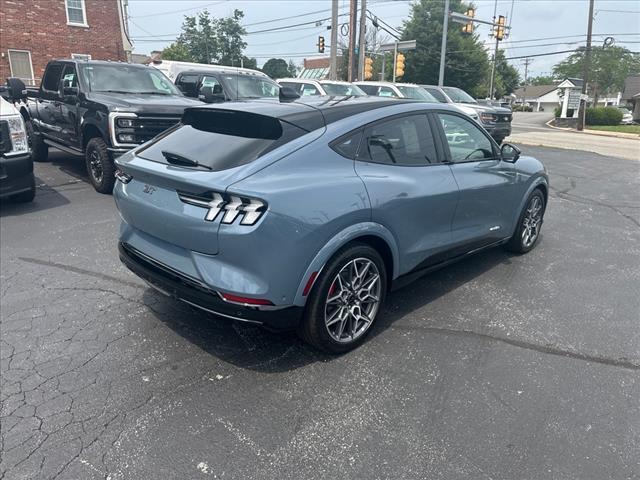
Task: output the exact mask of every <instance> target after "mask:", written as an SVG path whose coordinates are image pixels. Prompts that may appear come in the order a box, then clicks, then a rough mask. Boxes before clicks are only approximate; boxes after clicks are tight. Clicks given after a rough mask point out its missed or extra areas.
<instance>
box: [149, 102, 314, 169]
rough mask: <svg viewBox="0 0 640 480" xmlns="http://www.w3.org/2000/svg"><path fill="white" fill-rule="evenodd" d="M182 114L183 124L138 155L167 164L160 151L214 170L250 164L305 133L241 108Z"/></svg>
mask: <svg viewBox="0 0 640 480" xmlns="http://www.w3.org/2000/svg"><path fill="white" fill-rule="evenodd" d="M187 112H188V113H185V115H184V116H183V117H182V123H185V125H183V126H181V127H179V128H177V129H175V130H173V131H171V132H170V133H168V134H166V135H160V136H158V137H156V139H155V140H152V141H151V142H150V143H148V144H147V145H148V146H147V147H146V148H143V149H142V150H140V151H139V153H138V155H139V156H140V157H142V158H146V159H147V160H152V161H155V162H160V163H169V162H168V161H167V158H166V155H164V154H163V152H169V153H172V154H175V155H178V156H181V157H184V158H186V159H190V160H193V161H197V162H198V163H199V164H200V165H203V166H206V167H207V168H209V169H211V170H213V171H220V170H226V169H229V168H233V167H237V166H239V165H245V164H247V163H251V162H253V161H254V160H256V159H258V158H260V157H261V156H263V155H265V154H266V153H268V152H270V151H271V150H274V149H276V148H278V147H280V146H281V145H284V144H286V143H288V142H290V141H292V140H295V139H296V138H298V137H300V136H302V135H304V134H305V133H307V132H306V131H305V130H303V129H301V128H298V127H296V126H294V125H291V124H290V123H287V122H281V121H280V120H278V119H277V118H272V117H266V116H263V115H254V114H251V113H245V112H241V111H231V110H227V111H225V110H222V111H216V110H205V109H194V110H193V111H191V112H190V113H189V110H187Z"/></svg>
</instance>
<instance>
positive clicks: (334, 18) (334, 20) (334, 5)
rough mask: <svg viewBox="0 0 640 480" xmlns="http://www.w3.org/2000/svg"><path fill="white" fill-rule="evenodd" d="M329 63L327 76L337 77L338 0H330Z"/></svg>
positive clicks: (332, 78) (335, 78)
mask: <svg viewBox="0 0 640 480" xmlns="http://www.w3.org/2000/svg"><path fill="white" fill-rule="evenodd" d="M330 61H331V64H330V66H331V67H330V70H329V78H330V79H331V80H337V79H338V0H332V1H331V60H330Z"/></svg>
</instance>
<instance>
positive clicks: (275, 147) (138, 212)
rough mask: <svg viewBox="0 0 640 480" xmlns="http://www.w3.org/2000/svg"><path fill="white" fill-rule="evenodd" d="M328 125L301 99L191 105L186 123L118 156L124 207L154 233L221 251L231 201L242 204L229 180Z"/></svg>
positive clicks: (132, 220)
mask: <svg viewBox="0 0 640 480" xmlns="http://www.w3.org/2000/svg"><path fill="white" fill-rule="evenodd" d="M240 108H242V110H241V109H240ZM323 127H324V120H323V117H322V114H321V113H320V112H319V111H318V110H316V109H314V108H312V107H309V106H306V105H299V104H295V105H294V104H290V105H286V106H284V107H283V106H282V104H277V103H275V104H274V103H270V104H267V105H266V106H265V105H260V104H258V102H255V103H254V102H251V103H245V104H225V105H224V106H219V107H218V106H217V107H215V108H211V107H197V108H192V109H187V110H186V111H185V114H184V115H183V117H182V121H181V123H180V124H179V125H178V126H176V127H174V128H172V129H170V130H168V131H167V132H165V133H164V134H162V135H160V136H158V137H156V138H155V139H154V140H153V141H151V142H149V143H147V144H145V145H143V146H142V147H140V148H138V149H136V150H134V151H132V152H130V153H128V154H125V155H123V156H122V157H119V158H118V159H117V160H116V164H117V167H118V169H119V170H120V172H121V173H120V174H119V175H118V177H119V180H120V182H121V184H119V187H118V188H119V190H118V191H117V192H116V201H117V203H118V208H119V209H120V212H121V214H122V217H123V219H124V220H125V221H126V222H127V223H128V224H129V225H131V226H132V227H134V228H136V229H138V230H140V231H142V232H144V233H146V234H148V235H151V236H153V237H155V238H159V239H161V240H163V241H166V242H168V243H170V244H172V245H174V246H178V247H182V248H185V249H187V250H190V251H195V252H200V253H205V254H210V255H213V254H216V253H218V227H219V225H220V222H221V219H222V218H223V216H224V214H225V211H226V210H225V209H231V208H237V205H236V206H235V207H234V200H237V199H234V198H231V197H230V196H228V195H227V194H226V190H227V187H229V186H230V185H232V184H233V183H235V182H237V181H239V180H242V179H243V178H246V177H248V176H250V175H252V174H253V173H255V172H256V171H258V170H260V169H262V168H264V167H265V166H266V165H268V164H269V163H272V162H274V161H276V160H278V159H279V158H282V157H283V156H285V155H286V154H288V153H290V152H291V151H294V150H296V149H298V148H300V147H301V146H303V145H305V144H307V143H309V142H311V141H313V140H314V139H315V138H317V137H318V136H320V135H321V134H322V133H323V131H324V128H323ZM309 132H312V133H309ZM241 200H242V202H243V205H244V206H247V205H248V202H251V201H252V200H253V201H257V202H260V201H261V200H260V199H244V198H243V199H241ZM262 203H263V204H264V205H265V208H266V207H267V206H266V202H264V201H262ZM240 220H241V219H240V218H238V220H237V221H240Z"/></svg>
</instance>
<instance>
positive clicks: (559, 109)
mask: <svg viewBox="0 0 640 480" xmlns="http://www.w3.org/2000/svg"><path fill="white" fill-rule="evenodd" d="M553 115H554V116H555V117H556V118H560V115H562V107H561V106H560V105H558V106H557V107H556V108H554V109H553Z"/></svg>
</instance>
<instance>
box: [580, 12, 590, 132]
mask: <svg viewBox="0 0 640 480" xmlns="http://www.w3.org/2000/svg"><path fill="white" fill-rule="evenodd" d="M592 32H593V0H589V23H588V24H587V51H586V52H585V54H584V72H583V74H582V95H580V108H579V109H578V130H579V131H582V130H584V120H585V116H586V114H587V99H586V96H587V82H588V81H589V69H590V68H591V33H592Z"/></svg>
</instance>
